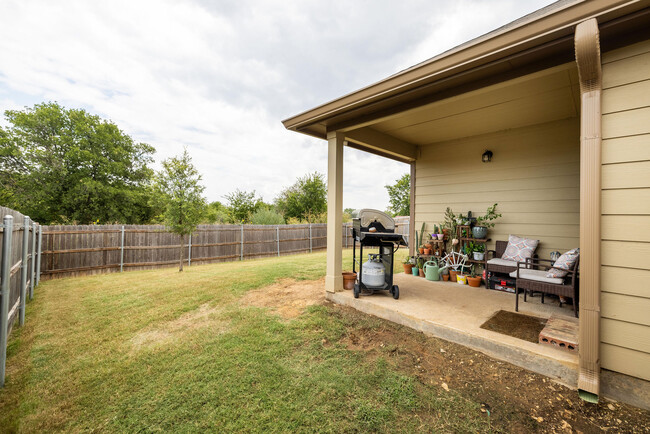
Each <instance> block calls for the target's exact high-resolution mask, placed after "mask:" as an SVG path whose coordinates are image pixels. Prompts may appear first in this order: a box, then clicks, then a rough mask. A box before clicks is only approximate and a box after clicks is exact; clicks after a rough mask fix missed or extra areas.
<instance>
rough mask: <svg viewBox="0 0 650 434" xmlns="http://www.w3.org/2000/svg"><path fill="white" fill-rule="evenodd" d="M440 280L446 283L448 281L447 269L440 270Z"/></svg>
mask: <svg viewBox="0 0 650 434" xmlns="http://www.w3.org/2000/svg"><path fill="white" fill-rule="evenodd" d="M442 280H444V281H445V282H447V281H448V280H449V269H448V268H443V269H442Z"/></svg>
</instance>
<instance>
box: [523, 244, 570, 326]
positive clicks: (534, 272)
mask: <svg viewBox="0 0 650 434" xmlns="http://www.w3.org/2000/svg"><path fill="white" fill-rule="evenodd" d="M579 264H580V256H578V258H577V260H576V262H575V264H574V265H573V267H572V268H571V269H565V268H560V267H553V266H552V265H553V261H551V260H550V259H539V258H529V259H527V260H526V261H522V262H517V268H516V270H515V271H513V272H511V273H510V277H514V278H516V279H517V283H516V287H515V311H519V291H520V290H524V301H526V293H527V292H528V291H535V292H541V293H542V303H544V294H555V295H558V296H563V297H571V298H572V299H573V314H574V315H575V316H576V318H577V317H578V296H579V291H578V282H579V277H580V273H579V271H578V267H579ZM551 268H555V269H560V270H564V271H566V272H567V275H566V276H565V277H546V273H547V271H548V270H550V269H551ZM561 305H562V303H561V302H560V306H561Z"/></svg>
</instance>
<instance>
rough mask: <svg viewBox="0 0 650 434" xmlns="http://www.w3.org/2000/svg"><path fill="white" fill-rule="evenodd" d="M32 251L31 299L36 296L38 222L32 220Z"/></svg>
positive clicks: (30, 262)
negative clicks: (35, 271)
mask: <svg viewBox="0 0 650 434" xmlns="http://www.w3.org/2000/svg"><path fill="white" fill-rule="evenodd" d="M31 227H32V253H31V255H30V259H31V261H29V299H30V300H31V299H32V298H34V265H35V263H34V262H35V261H36V222H35V221H32V224H31Z"/></svg>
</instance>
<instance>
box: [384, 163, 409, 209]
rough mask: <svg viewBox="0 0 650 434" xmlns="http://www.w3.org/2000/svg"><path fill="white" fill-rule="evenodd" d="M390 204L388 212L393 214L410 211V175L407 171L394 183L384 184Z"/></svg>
mask: <svg viewBox="0 0 650 434" xmlns="http://www.w3.org/2000/svg"><path fill="white" fill-rule="evenodd" d="M385 187H386V190H388V200H389V201H390V206H389V207H388V212H389V213H391V214H392V215H393V216H398V215H409V214H410V213H411V175H409V174H408V173H407V174H406V175H404V176H402V177H401V178H400V179H398V180H397V181H396V182H395V184H394V185H386V186H385Z"/></svg>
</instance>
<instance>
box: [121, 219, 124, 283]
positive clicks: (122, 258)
mask: <svg viewBox="0 0 650 434" xmlns="http://www.w3.org/2000/svg"><path fill="white" fill-rule="evenodd" d="M120 239H121V241H120V273H121V272H122V271H124V226H122V236H121V237H120Z"/></svg>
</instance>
